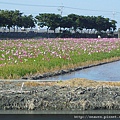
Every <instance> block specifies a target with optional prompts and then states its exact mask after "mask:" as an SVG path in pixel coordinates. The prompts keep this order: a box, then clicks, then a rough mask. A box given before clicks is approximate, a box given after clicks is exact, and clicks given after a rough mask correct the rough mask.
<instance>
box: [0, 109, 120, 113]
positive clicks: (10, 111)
mask: <svg viewBox="0 0 120 120" xmlns="http://www.w3.org/2000/svg"><path fill="white" fill-rule="evenodd" d="M0 114H120V110H86V111H82V110H77V111H76V110H71V111H67V110H66V111H65V110H61V111H55V110H54V111H50V110H48V111H44V110H42V111H34V110H31V111H28V110H0Z"/></svg>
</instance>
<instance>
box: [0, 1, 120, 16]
mask: <svg viewBox="0 0 120 120" xmlns="http://www.w3.org/2000/svg"><path fill="white" fill-rule="evenodd" d="M0 4H7V5H19V6H29V7H51V8H66V9H75V10H83V11H93V12H110V13H112V12H113V11H106V10H95V9H83V8H74V7H68V6H51V5H35V4H34V5H31V4H21V3H10V2H0ZM114 12H116V13H119V14H120V12H118V11H114Z"/></svg>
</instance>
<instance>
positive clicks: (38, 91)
mask: <svg viewBox="0 0 120 120" xmlns="http://www.w3.org/2000/svg"><path fill="white" fill-rule="evenodd" d="M119 86H120V82H96V81H91V80H86V79H73V80H68V81H65V82H62V81H59V82H22V81H21V82H12V81H11V82H3V81H2V82H0V109H1V110H6V109H14V110H15V109H17V110H22V109H23V110H88V109H120V87H119Z"/></svg>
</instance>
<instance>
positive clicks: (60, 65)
mask: <svg viewBox="0 0 120 120" xmlns="http://www.w3.org/2000/svg"><path fill="white" fill-rule="evenodd" d="M119 58H120V39H115V38H111V39H107V38H106V39H37V40H36V39H29V40H27V39H26V40H24V39H23V40H20V39H19V40H0V78H3V79H7V78H10V79H11V78H20V77H22V76H29V75H33V74H42V73H45V72H53V71H55V70H61V69H68V68H73V67H76V66H83V65H87V64H93V63H95V62H99V61H103V60H104V61H105V59H106V60H109V59H110V60H111V59H119Z"/></svg>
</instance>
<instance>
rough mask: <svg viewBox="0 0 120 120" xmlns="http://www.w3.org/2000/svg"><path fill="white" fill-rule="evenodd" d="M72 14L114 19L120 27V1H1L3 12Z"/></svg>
mask: <svg viewBox="0 0 120 120" xmlns="http://www.w3.org/2000/svg"><path fill="white" fill-rule="evenodd" d="M60 6H63V8H62V15H63V16H65V15H68V14H71V13H74V14H78V15H89V16H99V15H101V16H104V17H108V18H110V19H114V20H116V21H117V22H118V24H117V27H118V28H119V27H120V0H0V9H2V10H5V9H7V10H15V9H16V10H20V11H21V12H23V13H24V14H26V15H29V14H32V15H33V16H36V15H38V14H39V13H56V14H60V13H61V12H60V11H59V10H58V9H61V7H60Z"/></svg>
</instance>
